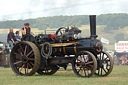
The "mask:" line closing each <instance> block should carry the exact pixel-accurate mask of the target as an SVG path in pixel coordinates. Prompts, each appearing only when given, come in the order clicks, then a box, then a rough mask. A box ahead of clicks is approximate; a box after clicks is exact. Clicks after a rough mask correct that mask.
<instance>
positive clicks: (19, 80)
mask: <svg viewBox="0 0 128 85" xmlns="http://www.w3.org/2000/svg"><path fill="white" fill-rule="evenodd" d="M127 83H128V66H114V69H113V71H112V73H111V74H110V75H109V76H107V77H97V76H92V77H90V78H80V77H77V76H76V75H75V74H74V73H73V72H72V71H71V70H68V71H58V72H57V73H56V74H54V75H51V76H40V75H38V74H35V75H33V76H29V77H22V76H16V75H15V74H14V73H13V72H12V70H11V69H10V68H0V85H127Z"/></svg>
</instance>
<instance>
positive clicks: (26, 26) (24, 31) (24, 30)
mask: <svg viewBox="0 0 128 85" xmlns="http://www.w3.org/2000/svg"><path fill="white" fill-rule="evenodd" d="M26 34H33V35H34V33H33V32H32V31H31V28H30V27H29V23H25V24H24V27H23V28H22V37H24V36H25V35H26Z"/></svg>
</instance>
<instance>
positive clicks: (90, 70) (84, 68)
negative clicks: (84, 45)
mask: <svg viewBox="0 0 128 85" xmlns="http://www.w3.org/2000/svg"><path fill="white" fill-rule="evenodd" d="M72 67H73V71H74V73H75V74H76V75H77V76H79V77H91V76H92V75H93V74H94V73H95V71H96V68H97V61H96V59H95V57H94V55H93V54H91V53H90V52H87V51H84V52H80V53H79V54H78V55H77V56H76V57H75V59H74V61H73V64H72Z"/></svg>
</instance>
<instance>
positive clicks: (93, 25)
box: [89, 15, 98, 39]
mask: <svg viewBox="0 0 128 85" xmlns="http://www.w3.org/2000/svg"><path fill="white" fill-rule="evenodd" d="M89 17H90V32H91V36H90V37H91V38H92V39H95V38H97V37H98V36H97V35H96V15H90V16H89Z"/></svg>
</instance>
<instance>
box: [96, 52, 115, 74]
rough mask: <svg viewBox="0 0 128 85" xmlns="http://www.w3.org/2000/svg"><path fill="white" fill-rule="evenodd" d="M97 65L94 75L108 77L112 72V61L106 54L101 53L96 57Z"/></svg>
mask: <svg viewBox="0 0 128 85" xmlns="http://www.w3.org/2000/svg"><path fill="white" fill-rule="evenodd" d="M97 63H98V67H97V70H96V73H95V75H97V76H108V75H109V74H110V73H111V72H112V69H113V59H112V57H111V56H110V55H109V54H108V53H107V52H104V51H102V52H101V53H100V54H99V55H97Z"/></svg>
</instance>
